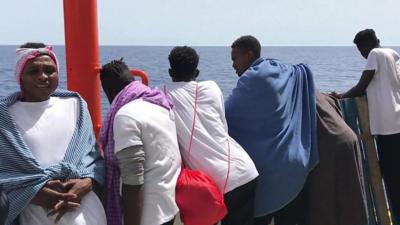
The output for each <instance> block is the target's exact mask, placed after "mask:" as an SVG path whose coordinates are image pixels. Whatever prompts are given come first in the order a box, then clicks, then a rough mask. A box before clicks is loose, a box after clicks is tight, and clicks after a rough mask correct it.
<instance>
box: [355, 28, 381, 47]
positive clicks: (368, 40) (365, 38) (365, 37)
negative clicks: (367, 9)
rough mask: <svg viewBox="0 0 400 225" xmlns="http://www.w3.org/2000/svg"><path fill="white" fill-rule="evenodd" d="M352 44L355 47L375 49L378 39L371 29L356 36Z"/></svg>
mask: <svg viewBox="0 0 400 225" xmlns="http://www.w3.org/2000/svg"><path fill="white" fill-rule="evenodd" d="M353 43H354V44H356V45H357V46H368V47H377V46H378V45H379V39H378V38H377V37H376V34H375V31H374V30H373V29H365V30H362V31H360V32H358V33H357V34H356V36H355V37H354V40H353Z"/></svg>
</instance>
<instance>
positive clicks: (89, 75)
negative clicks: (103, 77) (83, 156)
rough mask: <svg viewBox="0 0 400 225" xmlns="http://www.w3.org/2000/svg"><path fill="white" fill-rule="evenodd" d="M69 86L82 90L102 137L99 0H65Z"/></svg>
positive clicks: (80, 91) (70, 88) (94, 123)
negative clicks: (98, 24)
mask: <svg viewBox="0 0 400 225" xmlns="http://www.w3.org/2000/svg"><path fill="white" fill-rule="evenodd" d="M64 26H65V53H66V65H67V81H68V89H69V90H72V91H76V92H79V94H80V95H82V97H83V98H84V99H85V100H86V102H87V103H88V106H89V111H90V115H91V117H92V121H93V128H94V130H95V133H96V137H98V134H99V131H100V127H101V104H100V103H101V100H100V79H99V73H98V68H99V41H98V31H97V1H96V0H64Z"/></svg>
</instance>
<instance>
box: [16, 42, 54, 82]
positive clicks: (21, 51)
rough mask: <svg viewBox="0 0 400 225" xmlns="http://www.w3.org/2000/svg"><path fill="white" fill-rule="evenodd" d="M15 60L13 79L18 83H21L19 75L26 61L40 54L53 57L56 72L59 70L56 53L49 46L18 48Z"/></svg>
mask: <svg viewBox="0 0 400 225" xmlns="http://www.w3.org/2000/svg"><path fill="white" fill-rule="evenodd" d="M16 53H17V62H16V64H15V79H16V80H17V83H18V84H21V75H22V72H23V71H24V68H25V66H26V63H27V62H28V61H29V60H31V59H34V58H36V57H38V56H41V55H48V56H50V58H51V59H53V61H54V63H55V64H56V66H57V73H58V72H59V64H58V59H57V56H56V54H55V53H54V52H53V51H52V47H51V46H46V47H44V48H18V49H17V51H16Z"/></svg>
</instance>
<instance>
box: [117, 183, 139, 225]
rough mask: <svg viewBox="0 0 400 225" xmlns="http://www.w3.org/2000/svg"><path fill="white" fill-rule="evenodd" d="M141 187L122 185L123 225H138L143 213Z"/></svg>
mask: <svg viewBox="0 0 400 225" xmlns="http://www.w3.org/2000/svg"><path fill="white" fill-rule="evenodd" d="M142 189H143V185H128V184H122V203H123V206H124V224H125V225H140V220H141V218H142V211H143V196H142V192H143V190H142Z"/></svg>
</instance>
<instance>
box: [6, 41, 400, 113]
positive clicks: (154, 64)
mask: <svg viewBox="0 0 400 225" xmlns="http://www.w3.org/2000/svg"><path fill="white" fill-rule="evenodd" d="M15 48H16V46H0V84H1V88H0V97H3V96H6V95H8V94H10V93H12V92H14V91H16V90H18V89H19V87H18V86H17V85H16V83H15V78H14V66H15ZM171 49H172V47H155V46H154V47H153V46H151V47H148V46H102V47H100V63H101V64H104V63H106V62H109V61H110V60H113V59H119V58H121V57H124V59H125V62H126V63H127V64H128V65H129V66H130V67H132V68H138V69H141V70H144V71H146V72H147V73H148V75H149V78H150V86H160V85H162V84H164V83H166V82H170V78H169V75H168V68H169V64H168V54H169V52H170V50H171ZM195 49H196V51H197V52H198V54H199V55H200V64H199V69H200V75H199V80H214V81H216V82H217V83H218V84H219V86H220V87H221V89H222V91H223V93H224V95H225V96H227V95H228V94H229V93H230V91H231V89H232V88H233V87H234V86H235V84H236V80H237V76H236V74H235V73H234V70H233V68H232V62H231V60H230V48H229V47H195ZM394 49H395V50H396V51H398V52H400V47H394ZM54 50H55V52H56V53H57V56H58V57H59V60H60V64H61V65H60V69H61V76H60V77H61V83H60V87H61V88H64V89H65V88H66V75H65V51H64V46H55V48H54ZM262 56H263V57H268V58H275V59H280V60H282V61H283V62H287V63H306V64H309V65H310V67H311V70H312V71H313V73H314V79H315V83H316V86H317V87H318V88H320V89H321V90H323V91H334V90H336V91H344V90H347V89H348V88H350V87H352V86H353V85H355V84H356V83H357V81H358V79H359V77H360V75H361V71H362V69H363V67H364V64H365V60H364V59H363V58H362V57H361V55H360V54H359V53H358V51H357V49H356V48H355V47H263V49H262ZM102 104H103V106H104V107H103V110H106V109H107V108H108V103H107V101H106V99H105V98H104V95H103V94H102Z"/></svg>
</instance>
